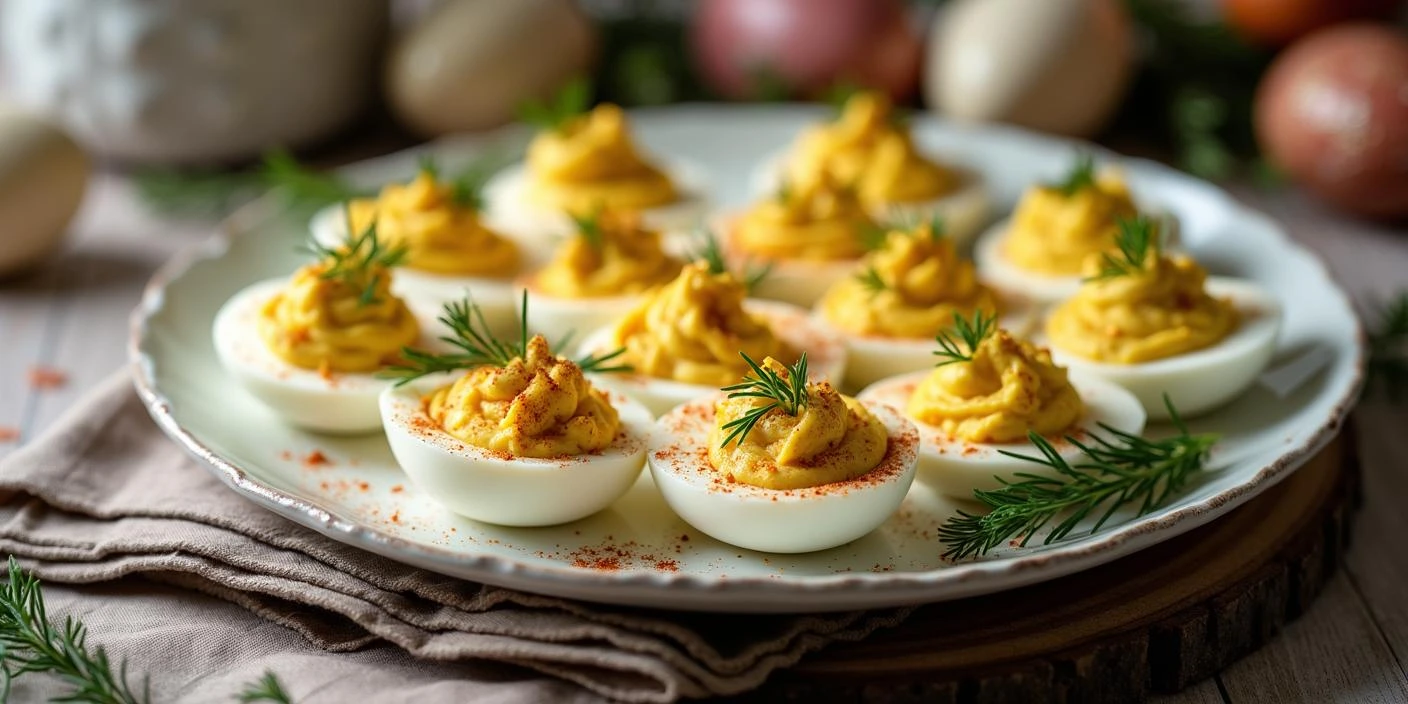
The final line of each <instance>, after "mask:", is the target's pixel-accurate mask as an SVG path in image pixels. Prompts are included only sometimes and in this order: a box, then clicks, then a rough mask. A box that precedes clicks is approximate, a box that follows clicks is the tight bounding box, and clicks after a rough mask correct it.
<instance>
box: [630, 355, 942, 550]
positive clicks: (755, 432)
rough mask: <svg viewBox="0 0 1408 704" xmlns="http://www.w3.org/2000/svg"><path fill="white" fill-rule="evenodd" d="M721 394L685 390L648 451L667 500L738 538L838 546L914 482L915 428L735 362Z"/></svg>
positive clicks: (789, 545)
mask: <svg viewBox="0 0 1408 704" xmlns="http://www.w3.org/2000/svg"><path fill="white" fill-rule="evenodd" d="M746 361H747V362H748V363H749V364H750V366H751V369H752V374H751V375H750V376H748V377H746V378H745V379H744V381H743V383H741V384H737V385H734V386H730V387H727V388H726V389H725V392H726V395H718V394H715V395H711V396H709V397H705V398H702V399H696V400H694V401H691V402H689V403H687V404H685V405H683V406H680V407H679V408H677V409H675V410H673V411H671V412H670V413H668V414H667V415H666V416H665V417H664V418H662V419H661V420H660V422H659V425H658V426H657V428H658V429H657V432H656V434H655V436H654V439H653V441H652V443H651V447H650V452H649V455H648V461H649V464H650V473H651V476H652V478H653V479H654V480H655V486H656V487H657V488H658V489H659V490H660V494H661V496H663V497H664V498H665V502H666V503H667V504H669V505H670V508H671V509H673V510H674V511H675V513H677V514H679V516H680V518H683V519H684V520H685V522H687V523H689V524H690V525H692V526H694V527H695V528H697V529H699V530H700V531H702V532H703V533H705V534H707V535H709V536H711V537H713V538H715V539H717V540H720V541H723V542H725V543H728V544H730V545H736V546H738V547H741V548H747V549H749V550H761V551H764V552H777V553H799V552H811V551H814V550H825V549H827V548H833V547H836V546H838V545H844V544H846V543H849V542H851V541H853V540H856V539H857V538H860V537H862V536H864V535H866V534H867V533H869V532H871V531H873V530H875V529H876V528H877V527H879V526H880V525H881V524H882V523H884V522H885V521H886V520H887V519H889V517H890V516H892V515H894V513H895V511H897V510H898V509H899V507H900V504H901V503H902V502H903V501H904V497H905V494H906V493H908V492H909V487H910V484H911V483H912V482H913V481H914V471H915V470H914V468H915V455H916V450H917V447H918V444H919V440H918V437H917V435H916V434H915V430H914V426H913V425H911V424H910V423H909V422H908V421H906V420H905V419H904V418H902V417H901V416H900V414H899V413H898V412H896V411H895V410H894V409H892V408H890V407H888V406H884V405H879V404H873V403H866V402H861V401H856V400H855V399H852V398H847V397H845V396H842V395H841V394H840V393H839V392H838V391H837V390H836V389H835V387H833V386H832V385H831V383H830V382H826V381H820V382H815V381H801V382H799V380H801V379H806V378H807V373H806V358H805V357H803V358H801V359H799V360H798V363H797V364H794V365H792V366H790V367H784V366H783V365H782V364H780V363H778V362H777V361H776V360H774V359H771V358H769V359H766V360H764V361H763V362H762V363H761V364H755V363H753V362H752V360H751V359H748V360H746Z"/></svg>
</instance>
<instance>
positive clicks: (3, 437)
mask: <svg viewBox="0 0 1408 704" xmlns="http://www.w3.org/2000/svg"><path fill="white" fill-rule="evenodd" d="M19 439H20V429H19V428H11V427H9V426H6V425H0V442H15V441H16V440H19Z"/></svg>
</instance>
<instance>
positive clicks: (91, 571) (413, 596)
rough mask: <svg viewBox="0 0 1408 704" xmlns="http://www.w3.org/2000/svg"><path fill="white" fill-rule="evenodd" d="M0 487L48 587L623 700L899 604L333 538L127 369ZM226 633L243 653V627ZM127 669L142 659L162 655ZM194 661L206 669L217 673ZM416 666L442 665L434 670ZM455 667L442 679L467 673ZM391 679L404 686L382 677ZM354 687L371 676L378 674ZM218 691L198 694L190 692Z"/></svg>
mask: <svg viewBox="0 0 1408 704" xmlns="http://www.w3.org/2000/svg"><path fill="white" fill-rule="evenodd" d="M0 492H4V493H3V494H0V499H3V503H2V504H0V552H3V553H13V554H15V555H16V556H18V557H20V558H21V559H22V562H23V563H24V564H25V566H26V567H30V568H32V569H33V570H34V571H35V572H36V573H37V574H38V575H39V576H40V577H41V578H42V579H44V580H46V581H48V582H50V583H57V582H69V583H92V582H102V581H106V580H115V579H120V578H124V577H126V576H129V575H134V574H135V575H142V576H145V577H146V578H148V579H151V580H156V581H159V582H163V583H167V584H171V585H177V586H180V587H184V588H188V589H194V590H197V591H200V592H204V593H205V594H208V595H213V596H215V597H218V598H220V599H223V600H226V601H229V602H233V603H235V604H238V605H240V606H242V607H244V608H245V609H248V610H249V611H251V612H253V613H255V614H258V615H259V616H262V617H263V618H265V619H268V620H269V621H273V622H275V623H278V624H282V625H284V626H286V627H288V628H290V629H293V630H294V631H296V632H298V633H299V634H301V635H302V636H303V637H304V638H306V639H307V641H308V642H309V643H311V644H313V645H314V646H316V647H317V648H320V649H323V650H327V651H356V650H359V649H363V648H367V647H369V646H375V645H377V644H381V643H386V642H389V643H392V644H394V645H396V646H399V647H400V648H402V649H404V650H405V651H407V652H408V653H410V654H411V655H413V656H415V657H417V658H421V659H425V660H431V661H445V662H454V661H466V660H489V661H497V662H501V663H508V664H512V665H518V666H523V667H526V668H531V669H532V670H536V671H539V672H542V673H547V674H550V675H552V676H554V677H558V678H562V679H564V680H569V681H571V682H574V683H577V684H578V685H581V686H582V687H585V688H586V689H587V690H590V691H591V692H594V693H596V694H599V695H603V696H607V697H611V698H614V699H620V700H625V701H636V702H653V701H669V700H673V699H675V698H678V697H703V696H708V695H716V694H732V693H739V692H743V691H747V690H749V689H752V688H755V687H757V686H758V685H760V684H761V683H762V682H763V681H764V679H766V678H767V676H768V675H769V674H770V673H772V672H773V671H775V670H777V669H778V668H782V667H787V666H788V665H791V664H793V663H796V662H797V661H798V660H799V659H800V658H801V657H803V656H804V655H805V654H806V653H809V652H812V651H815V650H816V649H818V648H821V647H823V646H825V645H826V644H828V643H832V642H836V641H852V640H857V639H860V638H863V637H865V636H866V635H868V634H870V633H871V632H873V631H875V630H876V629H879V628H883V627H887V626H890V625H893V624H896V623H898V622H899V621H901V620H903V618H904V617H905V616H906V615H907V614H908V610H907V609H893V610H884V611H876V612H850V613H838V614H822V615H796V616H746V617H744V616H724V615H708V614H706V615H701V614H686V613H669V612H660V611H648V610H644V609H631V608H623V607H610V606H601V605H594V604H586V603H580V602H573V601H567V600H563V599H557V598H550V597H542V596H536V595H532V594H525V593H521V592H516V591H510V590H505V589H499V588H496V587H490V586H485V585H480V584H474V583H470V582H465V581H462V580H458V579H454V578H451V577H446V576H442V575H438V574H435V573H433V572H427V571H424V570H419V569H415V568H412V567H408V566H405V565H402V564H399V563H397V562H394V561H391V560H388V559H385V558H382V557H378V556H376V555H372V554H370V553H366V552H362V551H360V550H357V549H355V548H351V547H348V546H345V545H342V544H340V543H336V542H334V541H331V540H328V539H327V538H324V537H322V536H320V535H318V534H316V533H314V532H313V531H311V530H308V529H305V528H302V527H300V526H297V525H295V524H293V523H290V522H289V521H287V520H285V519H283V518H281V517H279V516H276V515H274V514H273V513H271V512H268V511H266V510H264V509H262V508H260V507H258V506H256V505H255V504H253V503H251V502H248V501H246V500H245V499H243V498H241V497H240V496H238V495H237V494H235V493H234V492H232V491H231V490H229V489H227V488H226V487H225V486H224V485H223V484H221V483H220V482H219V480H217V479H215V478H214V476H212V475H211V474H210V473H209V472H208V471H206V470H205V469H204V468H202V467H200V466H197V465H196V464H195V463H194V462H193V461H192V460H190V459H188V458H187V457H186V456H185V454H184V453H183V452H182V451H181V450H180V449H179V448H178V447H177V446H176V445H175V444H174V443H172V442H170V441H169V440H168V439H167V438H166V437H165V436H164V435H162V434H161V432H160V431H159V430H158V429H157V428H156V427H155V425H154V424H153V423H152V422H151V420H150V419H149V418H148V416H147V414H146V411H145V410H144V409H143V408H142V406H141V404H140V402H139V401H138V400H137V397H136V395H135V393H134V392H133V391H132V390H131V388H130V386H129V382H128V381H127V379H126V377H125V376H117V377H114V378H112V379H109V380H108V381H107V382H106V383H104V384H103V385H102V386H101V387H100V388H99V389H97V390H95V391H94V393H93V394H92V395H91V396H90V397H89V398H88V399H86V400H85V401H84V402H82V403H80V404H78V405H77V406H76V407H75V408H74V409H73V410H71V411H70V412H69V414H68V416H67V417H66V418H65V419H63V420H62V421H60V422H59V423H57V424H56V425H55V426H54V428H53V429H52V430H51V431H50V432H48V433H47V434H46V435H45V436H44V437H42V438H40V439H38V440H36V441H35V442H34V443H32V444H30V445H29V446H27V447H25V448H24V449H22V450H21V451H19V452H17V453H15V454H14V455H12V456H10V457H9V458H7V459H6V460H5V461H4V462H3V463H0ZM172 593H173V594H175V595H177V596H175V597H172V598H180V597H179V594H180V592H179V591H172ZM185 617H186V618H187V619H189V618H190V614H189V613H186V614H185ZM173 625H175V624H173ZM97 637H98V636H95V638H97ZM250 637H257V636H253V635H251V636H250ZM230 645H231V647H232V649H233V650H235V651H238V650H239V648H240V644H239V642H238V640H237V639H236V640H235V642H232V643H231V644H230ZM113 654H114V655H117V656H123V655H124V653H122V652H120V651H116V650H114V652H113ZM132 665H133V667H134V669H135V670H137V671H143V670H150V669H153V668H161V667H163V662H142V661H140V660H134V662H133V663H132ZM206 665H207V669H206V671H207V672H218V671H219V669H220V665H219V663H207V664H206ZM185 666H186V667H192V665H191V664H189V663H187V664H186V665H185ZM447 667H449V665H447ZM274 669H275V670H276V671H278V670H279V669H280V668H278V667H275V668H274ZM424 671H425V673H426V674H425V676H426V677H430V678H432V679H433V678H435V677H436V676H437V674H436V672H435V668H425V669H424ZM456 672H462V671H459V670H446V671H445V672H443V673H440V674H439V676H441V677H457V676H463V675H456V674H454V673H456ZM279 674H280V676H281V678H283V679H284V681H285V682H286V683H287V684H289V685H290V689H292V690H293V691H294V692H295V693H297V692H299V691H300V690H301V689H304V687H303V684H304V683H302V682H300V678H301V677H304V676H305V675H312V674H313V673H311V672H307V671H303V670H297V671H290V672H282V671H281V672H279ZM403 674H404V673H398V674H396V676H395V677H397V678H399V677H402V676H403ZM385 685H386V686H387V687H403V686H404V684H403V683H401V682H400V680H399V679H394V678H392V677H390V676H388V679H387V681H386V682H385ZM366 686H368V687H371V688H373V689H375V688H376V687H377V686H378V685H377V683H376V682H375V680H374V678H373V682H372V683H371V684H368V685H366ZM534 691H537V690H534ZM539 693H540V692H539ZM158 694H160V693H159V692H158ZM383 694H385V695H389V694H390V692H389V691H388V692H381V693H378V692H376V691H368V692H367V695H368V699H367V700H368V701H378V700H384V699H389V698H388V697H385V696H381V695H383ZM446 696H447V697H451V698H447V699H446V701H451V700H455V699H458V698H462V697H463V696H464V692H459V693H454V694H450V693H447V694H446ZM218 699H219V697H218V696H215V695H214V693H213V692H211V691H207V690H202V691H201V692H200V694H199V696H196V697H195V698H193V699H190V701H216V700H218ZM159 700H161V701H170V699H162V698H159ZM421 701H426V700H425V699H421Z"/></svg>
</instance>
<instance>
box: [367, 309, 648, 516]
mask: <svg viewBox="0 0 1408 704" xmlns="http://www.w3.org/2000/svg"><path fill="white" fill-rule="evenodd" d="M471 310H472V309H471V307H470V306H468V305H464V304H461V305H456V306H452V307H451V308H449V309H447V317H449V318H451V319H454V320H457V321H462V322H463V324H462V325H458V326H457V327H459V328H460V329H461V330H463V331H465V332H464V333H462V334H461V335H460V337H459V340H458V344H459V345H460V347H461V348H462V349H461V351H460V353H459V354H457V355H455V356H454V357H440V358H432V357H424V356H422V357H420V358H418V359H413V360H412V362H411V364H410V365H407V366H406V367H404V368H403V380H405V383H401V384H400V385H397V386H393V387H391V388H388V389H386V390H385V391H384V392H382V394H381V402H380V406H381V420H382V423H383V425H384V426H385V428H386V438H387V440H388V441H389V442H390V445H391V452H392V454H393V455H395V457H396V461H397V463H398V464H400V465H401V468H402V469H403V470H404V471H405V472H406V475H407V476H408V477H410V479H411V481H412V482H414V483H415V485H416V486H417V487H419V488H420V489H421V490H422V491H424V492H425V493H426V495H428V496H430V497H431V498H433V499H434V500H435V501H437V502H439V503H440V504H442V505H444V506H445V507H446V508H447V509H449V510H451V511H453V512H455V513H457V514H460V515H462V516H466V517H469V518H472V519H474V520H477V521H484V522H486V523H496V524H500V525H509V526H547V525H557V524H560V523H567V522H569V521H575V520H577V519H579V518H585V517H587V516H590V515H592V514H594V513H596V512H598V511H601V510H602V509H605V508H606V507H608V506H610V505H611V504H612V503H614V502H615V501H616V499H618V498H620V497H621V495H622V494H624V493H626V491H627V490H628V489H630V487H631V485H632V484H634V483H635V481H636V478H637V477H638V476H639V475H640V470H641V468H642V467H643V466H644V465H645V451H646V445H647V442H648V439H649V436H650V433H651V429H652V425H651V424H652V421H653V419H654V416H652V415H651V413H650V412H649V411H647V410H646V409H645V408H644V407H643V406H641V405H640V404H639V403H636V402H634V401H631V400H630V399H628V398H626V397H624V396H622V395H620V394H615V393H609V392H606V391H602V390H600V389H597V388H596V387H594V386H593V385H592V383H591V381H589V380H588V379H587V377H586V376H585V374H584V373H583V371H582V368H581V366H579V365H578V363H576V362H573V361H571V360H568V359H564V358H562V357H559V356H557V355H556V354H554V353H553V351H552V349H551V347H550V346H549V345H548V342H547V340H546V339H544V338H543V337H542V336H541V335H539V336H534V337H532V338H531V339H527V340H526V341H520V342H519V343H518V345H517V346H513V345H510V344H508V343H504V342H502V341H499V340H496V339H494V338H492V337H491V336H489V335H488V333H487V332H486V331H483V330H482V329H474V328H473V327H471V326H472V323H470V322H469V321H471V320H472V319H473V318H472V315H471ZM470 330H473V331H474V333H475V334H473V335H471V334H469V331H470ZM456 365H459V366H470V365H474V366H472V368H470V369H469V371H468V372H466V373H463V374H460V375H459V376H458V377H455V376H454V375H453V374H446V373H444V372H442V371H439V370H443V369H445V368H446V367H452V366H456ZM428 372H436V373H428ZM422 373H428V374H427V375H426V376H423V377H419V378H417V377H418V375H420V374H422Z"/></svg>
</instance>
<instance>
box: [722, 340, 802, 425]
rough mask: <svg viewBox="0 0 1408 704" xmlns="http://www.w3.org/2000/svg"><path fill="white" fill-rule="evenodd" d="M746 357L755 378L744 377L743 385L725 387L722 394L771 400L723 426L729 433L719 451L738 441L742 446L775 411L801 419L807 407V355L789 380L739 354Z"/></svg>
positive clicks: (789, 374)
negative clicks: (803, 409)
mask: <svg viewBox="0 0 1408 704" xmlns="http://www.w3.org/2000/svg"><path fill="white" fill-rule="evenodd" d="M739 354H740V355H742V356H743V361H744V362H747V363H748V368H749V369H752V370H753V373H752V375H750V376H745V377H743V381H741V382H739V383H737V384H734V385H732V386H725V387H723V389H721V390H722V391H727V392H728V397H729V398H762V399H768V400H769V401H770V403H767V404H765V405H762V406H758V407H756V408H752V409H749V410H748V412H747V413H744V414H743V415H742V416H739V417H738V418H735V419H733V420H731V421H729V422H727V423H725V424H724V425H723V430H727V431H728V435H725V436H724V440H723V442H721V443H719V447H728V444H729V443H730V442H733V441H734V439H735V438H736V439H738V440H739V441H740V442H741V441H742V440H743V439H744V438H746V437H748V433H750V432H752V430H753V428H754V426H756V425H757V424H758V421H761V420H762V419H763V417H764V416H766V415H767V414H769V413H771V412H772V411H773V410H774V409H777V410H780V411H782V412H783V413H786V414H787V415H789V416H795V415H797V411H799V410H801V409H802V408H803V407H805V406H806V405H807V353H806V352H803V353H802V356H800V357H798V358H797V362H796V363H795V364H793V365H792V366H790V367H788V368H787V378H786V379H783V378H782V375H781V374H779V373H777V372H775V371H773V370H771V369H769V368H767V367H764V366H762V365H761V364H758V363H757V362H755V361H753V358H752V357H749V356H748V353H747V352H739Z"/></svg>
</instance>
